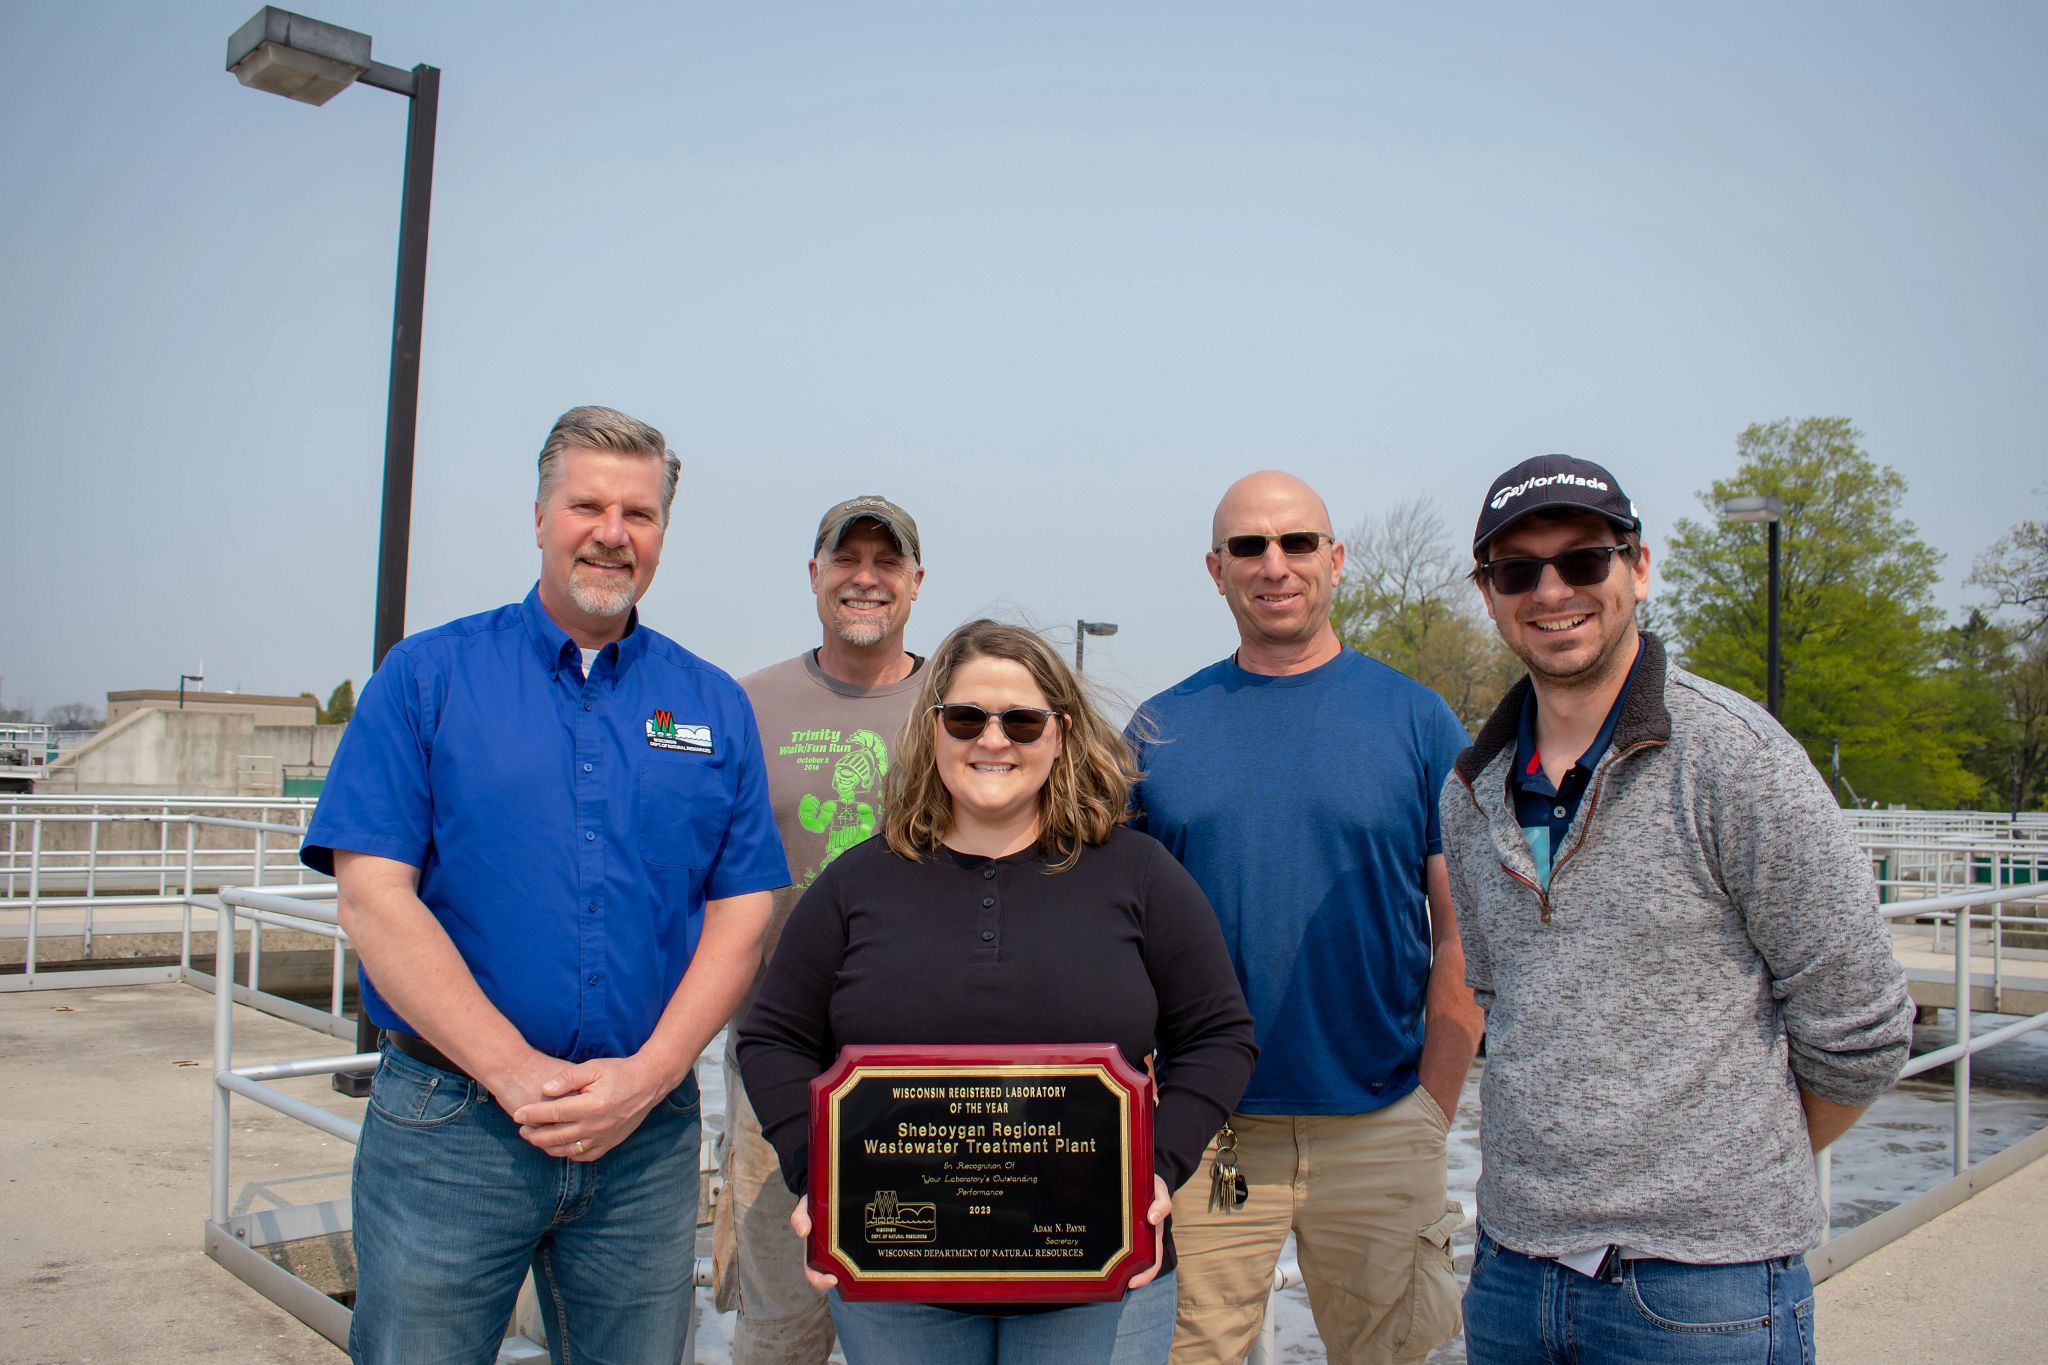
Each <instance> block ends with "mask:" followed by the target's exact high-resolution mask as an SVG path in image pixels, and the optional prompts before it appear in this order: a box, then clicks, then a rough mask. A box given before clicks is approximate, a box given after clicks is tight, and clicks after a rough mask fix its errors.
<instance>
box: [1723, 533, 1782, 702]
mask: <svg viewBox="0 0 2048 1365" xmlns="http://www.w3.org/2000/svg"><path fill="white" fill-rule="evenodd" d="M1721 515H1722V516H1724V517H1726V518H1727V519H1728V520H1730V521H1761V522H1767V523H1769V525H1770V528H1771V529H1770V550H1769V552H1768V553H1769V556H1770V582H1769V586H1768V587H1767V588H1766V589H1765V594H1766V596H1767V598H1768V599H1769V606H1768V608H1767V612H1768V620H1769V623H1770V624H1769V625H1768V626H1766V627H1765V643H1764V709H1765V710H1766V711H1769V712H1770V713H1771V716H1772V718H1773V719H1776V718H1777V717H1778V706H1779V704H1780V702H1781V701H1782V700H1783V695H1782V689H1783V687H1784V660H1783V658H1782V656H1781V655H1780V654H1779V652H1778V523H1779V522H1780V521H1783V520H1784V518H1785V504H1784V501H1783V500H1782V499H1779V498H1773V497H1766V496H1762V495H1756V496H1751V497H1740V498H1724V499H1723V500H1722V502H1721Z"/></svg>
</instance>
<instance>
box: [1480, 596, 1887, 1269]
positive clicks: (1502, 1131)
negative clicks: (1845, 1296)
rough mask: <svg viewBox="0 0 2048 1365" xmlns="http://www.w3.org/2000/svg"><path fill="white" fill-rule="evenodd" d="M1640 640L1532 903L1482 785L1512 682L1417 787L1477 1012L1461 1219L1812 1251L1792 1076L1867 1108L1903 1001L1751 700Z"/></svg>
mask: <svg viewBox="0 0 2048 1365" xmlns="http://www.w3.org/2000/svg"><path fill="white" fill-rule="evenodd" d="M1643 639H1644V654H1643V657H1642V661H1641V663H1640V665H1639V666H1638V668H1637V670H1636V677H1635V682H1634V683H1633V685H1632V686H1631V687H1630V688H1629V693H1628V697H1627V700H1626V701H1625V702H1624V703H1623V708H1622V713H1621V715H1620V716H1619V717H1618V718H1617V722H1616V725H1615V730H1614V742H1613V744H1612V745H1611V746H1610V747H1609V748H1608V751H1607V753H1606V754H1605V755H1604V756H1603V757H1602V758H1601V759H1600V761H1599V764H1598V766H1597V767H1596V768H1595V769H1594V773H1593V778H1592V781H1591V783H1590V784H1589V785H1588V787H1587V790H1586V795H1585V799H1584V800H1583V801H1582V802H1581V803H1580V806H1579V812H1578V815H1577V816H1576V817H1575V818H1574V820H1573V822H1572V827H1571V829H1570V831H1569V832H1568V833H1567V834H1566V836H1565V839H1564V843H1563V846H1562V851H1561V852H1560V853H1559V855H1558V857H1557V860H1556V864H1555V867H1554V868H1553V870H1552V873H1551V880H1550V889H1549V892H1548V894H1547V895H1546V894H1545V893H1543V892H1542V891H1539V890H1538V888H1537V878H1536V867H1535V863H1534V862H1533V860H1532V859H1531V858H1530V856H1529V847H1528V844H1527V842H1526V841H1525V840H1524V838H1523V836H1522V832H1521V829H1520V827H1519V826H1518V825H1517V823H1516V820H1515V814H1514V803H1513V801H1512V800H1511V799H1510V798H1509V796H1508V787H1507V780H1508V767H1509V765H1510V764H1512V763H1513V762H1514V756H1515V734H1516V724H1517V719H1518V717H1519V716H1520V714H1521V707H1522V697H1523V694H1524V693H1525V692H1526V691H1527V689H1528V687H1529V681H1528V679H1526V678H1524V679H1523V680H1522V681H1521V682H1520V683H1518V684H1516V685H1515V687H1514V688H1513V689H1512V690H1511V691H1510V692H1509V693H1508V695H1507V697H1506V699H1505V700H1504V701H1502V702H1501V705H1500V709H1499V710H1497V711H1496V712H1494V714H1493V718H1492V719H1491V720H1489V721H1488V722H1487V723H1486V726H1485V728H1484V729H1482V730H1481V731H1480V733H1479V738H1478V741H1477V742H1476V743H1474V744H1473V746H1472V747H1471V748H1469V749H1467V750H1466V751H1465V752H1464V754H1463V755H1461V756H1460V757H1459V759H1458V763H1457V767H1456V773H1455V776H1454V777H1453V778H1452V779H1451V780H1450V781H1448V782H1446V783H1445V784H1444V790H1443V796H1442V800H1441V812H1442V816H1443V835H1444V852H1445V854H1446V855H1447V858H1448V861H1449V863H1450V873H1451V894H1452V902H1453V904H1455V905H1456V906H1457V908H1458V920H1459V924H1460V927H1461V928H1462V930H1463V935H1464V941H1465V954H1466V962H1467V967H1466V973H1465V976H1466V980H1467V981H1468V982H1470V983H1471V985H1472V988H1473V989H1474V990H1475V991H1476V992H1478V995H1479V1002H1480V1004H1481V1005H1483V1006H1485V1007H1486V1011H1487V1019H1486V1049H1487V1056H1486V1073H1485V1080H1484V1082H1483V1084H1482V1087H1481V1090H1480V1101H1481V1103H1480V1139H1481V1145H1482V1150H1483V1154H1484V1165H1483V1167H1482V1169H1481V1172H1480V1177H1479V1217H1480V1221H1481V1222H1482V1223H1483V1224H1484V1225H1485V1227H1486V1230H1487V1232H1488V1233H1489V1234H1491V1235H1492V1236H1493V1237H1494V1238H1495V1239H1496V1240H1498V1241H1499V1242H1500V1243H1501V1244H1502V1245H1504V1246H1509V1247H1513V1248H1514V1249H1516V1250H1518V1251H1522V1252H1525V1253H1528V1254H1530V1255H1538V1256H1554V1255H1557V1254H1559V1253H1561V1252H1567V1251H1575V1250H1579V1249H1582V1248H1585V1247H1591V1246H1597V1245H1600V1244H1601V1243H1605V1242H1619V1243H1621V1244H1623V1245H1625V1246H1629V1247H1632V1248H1635V1249H1637V1250H1640V1251H1643V1252H1646V1253H1648V1254H1650V1255H1654V1256H1662V1257H1667V1258H1669V1259H1672V1260H1679V1261H1692V1262H1700V1263H1725V1262H1730V1261H1748V1260H1757V1259H1761V1258H1763V1257H1769V1256H1786V1255H1791V1254H1793V1253H1795V1252H1799V1251H1803V1250H1805V1249H1806V1248H1808V1247H1810V1246H1812V1245H1813V1244H1814V1242H1815V1241H1816V1240H1817V1236H1818V1231H1819V1226H1820V1218H1821V1207H1820V1200H1819V1196H1818V1193H1817V1192H1816V1190H1815V1188H1814V1176H1813V1162H1812V1158H1811V1156H1810V1154H1809V1151H1808V1147H1807V1137H1806V1122H1805V1118H1804V1115H1803V1114H1802V1112H1801V1110H1800V1107H1799V1093H1798V1087H1802V1086H1803V1087H1804V1088H1806V1089H1807V1090H1810V1091H1812V1092H1813V1093H1814V1094H1815V1095H1818V1096H1819V1097H1820V1098H1822V1099H1826V1100H1832V1101H1834V1102H1836V1103H1838V1104H1850V1105H1862V1104H1868V1103H1869V1102H1870V1101H1871V1099H1873V1098H1874V1097H1875V1096H1876V1095H1877V1094H1878V1093H1879V1092H1881V1091H1883V1090H1884V1089H1885V1087H1887V1086H1888V1085H1890V1084H1891V1082H1892V1081H1893V1079H1894V1078H1895V1077H1896V1076H1897V1075H1898V1072H1899V1068H1900V1067H1901V1066H1903V1065H1904V1064H1905V1060H1906V1048H1907V1043H1908V1042H1909V1041H1910V1038H1911V1034H1912V1023H1913V1010H1912V1006H1911V1003H1910V1002H1909V1001H1908V999H1907V997H1906V984H1905V975H1904V973H1903V972H1902V971H1901V970H1900V969H1899V966H1898V964H1897V962H1896V961H1895V960H1894V959H1893V957H1892V952H1891V940H1890V938H1889V936H1888V935H1887V934H1886V932H1885V929H1884V924H1883V921H1882V920H1880V919H1879V918H1878V915H1877V891H1876V887H1875V885H1874V884H1873V883H1872V881H1871V877H1870V863H1869V859H1868V858H1867V857H1865V855H1864V854H1863V853H1862V852H1861V851H1860V850H1859V849H1858V848H1857V846H1856V843H1855V840H1854V838H1853V837H1852V836H1851V834H1850V831H1849V827H1848V823H1847V822H1846V821H1845V820H1844V819H1843V818H1842V814H1841V811H1840V810H1839V809H1838V808H1837V806H1836V805H1835V802H1834V800H1833V799H1832V798H1831V797H1830V796H1829V794H1828V790H1827V787H1826V785H1825V784H1824V783H1823V782H1822V781H1821V777H1820V774H1819V773H1817V772H1815V771H1814V768H1813V765H1812V764H1811V763H1810V762H1808V761H1807V757H1806V754H1805V752H1804V751H1803V750H1802V749H1801V748H1800V747H1799V745H1798V743H1797V742H1796V741H1794V740H1793V739H1792V737H1791V736H1789V735H1787V734H1786V733H1785V731H1784V730H1783V729H1781V728H1780V727H1779V726H1778V724H1777V722H1776V721H1774V720H1772V719H1771V718H1770V716H1769V715H1768V714H1766V713H1765V712H1764V711H1763V709H1762V708H1760V707H1758V706H1756V705H1755V704H1754V703H1752V702H1750V701H1748V700H1746V699H1744V698H1743V697H1740V696H1738V695H1737V694H1735V693H1733V692H1730V691H1729V690H1728V689H1726V688H1724V687H1719V686H1716V685H1715V684H1713V683H1710V682H1707V681H1706V680H1705V679H1703V678H1697V677H1694V676H1693V675H1692V674H1690V673H1687V672H1685V671H1684V670H1682V669H1676V668H1671V667H1669V666H1668V665H1667V663H1666V660H1665V655H1664V648H1663V646H1662V645H1661V644H1660V643H1659V642H1658V641H1657V639H1656V638H1655V637H1654V636H1650V635H1648V634H1645V635H1644V637H1643Z"/></svg>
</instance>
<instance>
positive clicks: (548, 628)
mask: <svg viewBox="0 0 2048 1365" xmlns="http://www.w3.org/2000/svg"><path fill="white" fill-rule="evenodd" d="M519 610H520V615H521V616H522V617H524V618H525V621H526V635H527V638H528V639H530V640H531V641H533V647H534V650H535V652H536V653H538V654H539V655H540V660H541V663H542V664H543V665H545V666H546V667H547V668H548V669H549V670H550V671H553V672H559V671H560V670H561V669H563V668H564V667H566V666H568V665H569V664H570V662H571V661H574V663H575V667H576V671H577V672H578V673H581V672H582V671H583V651H582V648H581V647H580V646H579V645H577V643H576V641H575V640H573V639H571V638H570V636H569V632H568V631H566V630H563V629H562V628H561V627H560V626H558V625H556V624H555V618H554V617H552V616H550V615H548V609H547V608H546V607H544V606H542V605H541V603H540V584H539V583H535V584H534V585H533V589H532V591H530V592H528V593H527V594H526V600H525V601H524V602H522V603H520V604H519ZM615 646H616V650H615V652H616V653H617V655H618V662H617V663H616V664H614V665H613V670H614V672H615V673H624V672H625V671H626V669H627V668H629V667H630V666H631V665H632V663H633V661H634V660H636V659H638V658H639V657H640V656H641V655H642V654H644V653H646V652H647V632H646V631H644V630H641V629H640V608H638V607H631V608H628V614H627V617H626V633H625V635H624V636H622V637H621V638H620V639H619V640H617V641H616V642H615ZM615 646H614V645H606V646H605V649H614V647H615ZM603 657H604V650H602V649H601V650H599V651H598V658H599V660H600V661H602V660H603ZM593 671H595V670H593Z"/></svg>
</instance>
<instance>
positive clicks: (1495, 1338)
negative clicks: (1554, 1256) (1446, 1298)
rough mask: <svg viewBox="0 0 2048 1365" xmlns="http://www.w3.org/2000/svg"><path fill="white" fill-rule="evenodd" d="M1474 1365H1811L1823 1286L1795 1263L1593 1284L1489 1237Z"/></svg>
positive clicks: (1473, 1294) (1470, 1289)
mask: <svg viewBox="0 0 2048 1365" xmlns="http://www.w3.org/2000/svg"><path fill="white" fill-rule="evenodd" d="M1465 1356H1466V1359H1467V1360H1469V1361H1470V1362H1471V1365H1663V1363H1664V1362H1670V1365H1738V1362H1739V1363H1740V1365H1812V1362H1813V1358H1814V1348H1813V1277H1812V1276H1810V1275H1808V1274H1807V1273H1806V1261H1805V1259H1804V1258H1803V1257H1799V1256H1785V1257H1780V1258H1778V1259H1777V1260H1771V1261H1744V1262H1741V1263H1740V1264H1737V1265H1688V1264H1685V1263H1683V1262H1680V1261H1658V1260H1650V1259H1644V1260H1637V1261H1623V1262H1622V1263H1621V1270H1620V1273H1619V1274H1618V1275H1617V1276H1616V1277H1615V1278H1612V1279H1593V1278H1590V1277H1588V1276H1585V1275H1581V1274H1579V1273H1578V1272H1577V1271H1576V1270H1571V1269H1568V1268H1567V1267H1565V1266H1561V1265H1559V1264H1558V1263H1557V1262H1556V1261H1551V1260H1544V1259H1540V1258H1537V1257H1532V1256H1524V1255H1522V1254H1521V1253H1520V1252H1518V1251H1510V1250H1509V1249H1508V1248H1506V1247H1504V1246H1502V1245H1501V1244H1500V1243H1498V1242H1496V1241H1494V1240H1493V1238H1491V1237H1489V1236H1487V1235H1486V1230H1485V1229H1484V1228H1481V1229H1480V1232H1479V1245H1478V1247H1477V1248H1476V1249H1475V1250H1474V1251H1473V1253H1472V1278H1471V1282H1470V1283H1469V1284H1468V1285H1467V1287H1466V1289H1465Z"/></svg>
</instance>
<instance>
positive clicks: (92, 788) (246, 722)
mask: <svg viewBox="0 0 2048 1365" xmlns="http://www.w3.org/2000/svg"><path fill="white" fill-rule="evenodd" d="M268 719H269V718H268V717H267V716H265V715H264V712H263V711H262V710H261V709H250V710H239V711H238V710H231V709H229V708H226V707H215V706H209V707H204V708H195V707H190V706H188V707H186V709H184V710H182V711H179V710H168V711H167V710H163V709H161V708H159V707H153V706H152V707H147V708H145V709H142V710H137V711H130V712H128V713H127V714H126V715H123V716H122V717H121V718H120V719H118V720H115V721H112V722H111V723H109V724H108V725H107V727H106V728H105V729H104V730H102V731H100V733H99V734H98V735H97V736H96V737H94V738H93V739H92V740H91V741H90V742H88V743H86V744H83V745H80V746H79V747H78V748H77V749H74V750H73V751H71V752H70V753H68V754H65V755H63V756H62V757H60V758H59V759H58V760H57V761H56V762H55V763H54V764H52V765H51V766H50V768H49V771H48V775H47V776H45V777H44V778H43V780H42V781H40V782H38V783H37V784H36V791H37V792H38V793H40V794H44V795H71V794H76V795H81V796H84V795H99V796H116V795H118V796H136V795H151V796H275V795H277V794H279V793H280V792H282V791H283V789H284V787H283V778H284V775H285V773H286V772H290V773H291V774H292V775H294V776H309V775H310V776H319V775H324V774H325V773H326V771H327V765H328V764H330V763H332V762H333V761H334V750H335V747H336V746H337V745H338V744H339V743H340V742H341V735H342V732H343V731H344V730H346V729H347V728H348V727H347V726H346V725H305V724H299V725H278V724H271V723H267V721H268ZM259 722H266V723H259Z"/></svg>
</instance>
